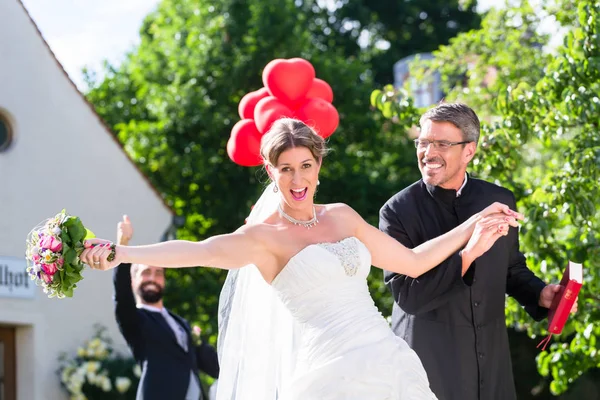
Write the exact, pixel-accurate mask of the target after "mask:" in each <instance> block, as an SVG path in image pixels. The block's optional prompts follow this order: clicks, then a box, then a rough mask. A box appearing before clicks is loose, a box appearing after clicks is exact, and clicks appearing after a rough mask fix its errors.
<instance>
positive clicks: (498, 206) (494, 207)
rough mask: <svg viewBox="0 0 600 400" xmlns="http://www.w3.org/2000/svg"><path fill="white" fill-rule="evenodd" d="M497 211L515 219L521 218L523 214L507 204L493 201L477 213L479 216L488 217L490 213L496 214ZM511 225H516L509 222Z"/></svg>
mask: <svg viewBox="0 0 600 400" xmlns="http://www.w3.org/2000/svg"><path fill="white" fill-rule="evenodd" d="M497 213H502V214H504V215H505V216H507V217H512V218H514V219H515V220H517V219H520V220H522V219H523V218H524V216H523V214H521V213H518V212H516V211H513V210H511V209H510V207H509V206H507V205H506V204H503V203H499V202H495V203H493V204H491V205H489V206H488V207H486V208H485V209H484V210H482V211H480V212H479V213H478V214H477V215H479V216H481V217H489V216H491V215H492V214H497ZM511 225H512V226H517V225H513V224H511Z"/></svg>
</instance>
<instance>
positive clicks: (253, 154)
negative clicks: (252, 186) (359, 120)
mask: <svg viewBox="0 0 600 400" xmlns="http://www.w3.org/2000/svg"><path fill="white" fill-rule="evenodd" d="M262 81H263V84H264V87H263V88H261V89H259V90H256V91H254V92H250V93H248V94H246V95H245V96H244V97H243V98H242V100H240V103H239V106H238V113H239V115H240V118H241V120H240V121H238V122H237V123H236V124H235V125H234V126H233V128H232V129H231V136H230V137H229V141H228V142H227V154H228V155H229V158H230V159H231V160H232V161H233V162H234V163H236V164H239V165H242V166H245V167H253V166H257V165H260V164H261V163H262V158H261V156H260V140H261V138H262V136H263V135H264V134H265V133H266V132H267V131H268V130H269V129H270V128H271V125H273V122H275V121H276V120H278V119H279V118H284V117H290V118H296V119H299V120H301V121H304V122H305V123H306V124H308V125H309V126H311V127H312V128H314V129H315V131H316V132H317V133H318V134H319V135H320V136H321V137H323V138H327V137H329V136H331V135H332V134H333V132H334V131H335V130H336V129H337V127H338V124H339V121H340V117H339V115H338V112H337V110H336V108H335V107H334V106H333V105H332V104H331V102H332V101H333V91H332V90H331V87H330V86H329V85H328V84H327V82H325V81H323V80H321V79H319V78H317V77H316V76H315V69H314V68H313V66H312V64H311V63H310V62H308V61H306V60H305V59H303V58H291V59H287V60H286V59H276V60H273V61H271V62H269V63H268V64H267V66H266V67H265V69H264V70H263V74H262Z"/></svg>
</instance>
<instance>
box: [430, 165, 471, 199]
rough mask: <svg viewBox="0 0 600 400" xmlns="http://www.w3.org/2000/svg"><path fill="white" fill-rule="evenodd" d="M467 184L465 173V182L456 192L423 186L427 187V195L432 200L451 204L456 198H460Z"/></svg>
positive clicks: (438, 187)
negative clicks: (432, 198)
mask: <svg viewBox="0 0 600 400" xmlns="http://www.w3.org/2000/svg"><path fill="white" fill-rule="evenodd" d="M467 182H468V174H467V173H466V172H465V180H464V181H463V184H462V185H461V187H460V188H459V189H458V190H454V189H444V188H443V187H440V186H433V185H429V184H427V183H426V184H425V186H426V187H427V191H428V192H429V194H430V195H431V196H433V197H434V198H436V199H438V200H441V201H442V202H445V203H452V202H453V201H454V200H456V198H458V197H460V196H461V195H462V194H463V192H464V191H465V190H466V187H467Z"/></svg>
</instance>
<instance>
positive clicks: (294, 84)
mask: <svg viewBox="0 0 600 400" xmlns="http://www.w3.org/2000/svg"><path fill="white" fill-rule="evenodd" d="M262 79H263V84H264V85H265V87H266V88H267V89H269V93H270V94H271V96H275V97H277V98H278V99H279V100H281V101H282V102H283V103H284V104H285V105H286V106H288V107H289V108H295V107H296V106H298V105H299V103H301V102H302V100H303V99H304V98H305V97H306V93H308V91H309V89H310V88H311V86H312V83H313V80H314V79H315V69H314V68H313V66H312V64H311V63H309V62H308V61H306V60H305V59H303V58H291V59H289V60H285V59H281V58H279V59H275V60H273V61H271V62H269V63H268V64H267V66H266V67H265V69H264V70H263V74H262Z"/></svg>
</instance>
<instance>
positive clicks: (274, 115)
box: [254, 96, 293, 133]
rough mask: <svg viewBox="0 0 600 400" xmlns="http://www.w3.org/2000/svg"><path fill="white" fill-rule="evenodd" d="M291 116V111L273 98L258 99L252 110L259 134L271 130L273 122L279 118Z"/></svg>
mask: <svg viewBox="0 0 600 400" xmlns="http://www.w3.org/2000/svg"><path fill="white" fill-rule="evenodd" d="M292 116H293V112H292V110H290V109H289V108H288V107H286V106H285V105H284V104H283V103H282V102H281V101H279V100H278V99H277V98H275V97H273V96H268V97H265V98H264V99H260V100H259V101H258V103H256V107H255V108H254V121H255V122H256V128H258V131H259V132H260V133H265V132H267V131H268V130H269V129H271V125H273V122H275V121H277V120H278V119H279V118H283V117H292Z"/></svg>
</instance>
